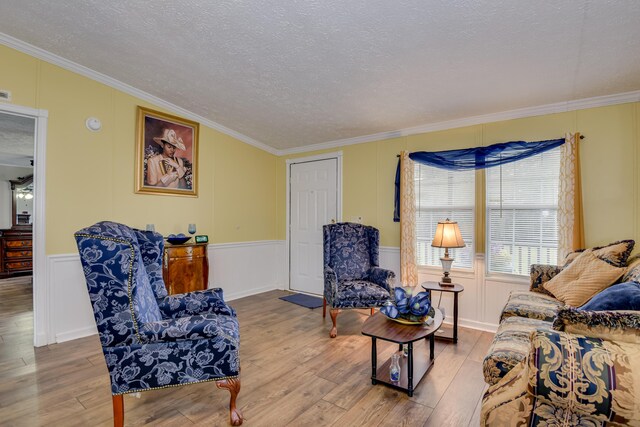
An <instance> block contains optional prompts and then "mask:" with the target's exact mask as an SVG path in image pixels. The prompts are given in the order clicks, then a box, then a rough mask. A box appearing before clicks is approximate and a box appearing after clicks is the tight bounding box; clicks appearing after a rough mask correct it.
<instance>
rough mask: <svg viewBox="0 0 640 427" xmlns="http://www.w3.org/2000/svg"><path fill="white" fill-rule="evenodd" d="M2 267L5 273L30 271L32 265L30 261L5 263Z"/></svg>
mask: <svg viewBox="0 0 640 427" xmlns="http://www.w3.org/2000/svg"><path fill="white" fill-rule="evenodd" d="M4 267H5V270H7V271H19V270H31V268H32V267H33V263H32V262H31V261H7V262H5V264H4Z"/></svg>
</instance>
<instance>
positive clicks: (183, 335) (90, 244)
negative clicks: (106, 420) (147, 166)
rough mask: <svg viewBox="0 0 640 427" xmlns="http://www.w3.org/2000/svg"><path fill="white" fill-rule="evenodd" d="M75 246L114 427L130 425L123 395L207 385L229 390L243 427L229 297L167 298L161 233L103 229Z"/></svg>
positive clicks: (91, 230) (234, 416)
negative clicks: (107, 378) (106, 380)
mask: <svg viewBox="0 0 640 427" xmlns="http://www.w3.org/2000/svg"><path fill="white" fill-rule="evenodd" d="M75 238H76V242H77V244H78V251H79V253H80V260H81V261H82V268H83V271H84V275H85V279H86V282H87V288H88V290H89V297H90V300H91V304H92V306H93V314H94V317H95V320H96V325H97V327H98V333H99V336H100V343H101V344H102V351H103V353H104V357H105V361H106V363H107V368H108V369H109V374H110V378H111V393H112V396H113V413H114V424H115V425H116V426H121V425H123V424H124V404H123V399H122V396H123V395H124V394H127V393H134V392H140V391H146V390H153V389H158V388H166V387H172V386H179V385H185V384H193V383H199V382H204V381H215V382H216V385H217V386H218V388H225V389H228V390H229V392H230V393H231V400H230V405H229V406H230V418H231V424H233V425H240V424H242V415H241V414H240V412H239V411H238V409H237V408H236V397H237V395H238V392H239V391H240V378H239V373H240V361H239V358H238V357H239V349H240V335H239V328H238V319H237V317H236V313H235V311H234V310H233V309H232V308H231V307H229V306H228V305H227V304H226V303H225V302H224V299H223V297H222V290H221V289H208V290H206V291H199V292H191V293H187V294H181V295H167V290H166V288H165V287H164V282H163V280H162V252H163V240H162V236H160V235H159V234H157V233H154V232H149V231H141V230H135V229H132V228H129V227H127V226H125V225H122V224H118V223H114V222H99V223H97V224H95V225H93V226H91V227H87V228H84V229H82V230H80V231H78V232H77V233H76V234H75Z"/></svg>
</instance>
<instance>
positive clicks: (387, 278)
mask: <svg viewBox="0 0 640 427" xmlns="http://www.w3.org/2000/svg"><path fill="white" fill-rule="evenodd" d="M395 279H396V273H394V272H393V271H391V270H386V269H384V268H380V267H371V268H370V269H369V271H367V280H368V281H369V282H372V283H375V284H376V285H379V286H382V287H383V288H385V289H386V290H387V291H389V292H391V287H392V286H393V283H394V282H395Z"/></svg>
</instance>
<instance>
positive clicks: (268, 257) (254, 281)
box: [209, 240, 286, 301]
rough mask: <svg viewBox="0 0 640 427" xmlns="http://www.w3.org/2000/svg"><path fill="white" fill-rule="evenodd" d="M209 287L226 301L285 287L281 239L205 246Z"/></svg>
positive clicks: (283, 242) (283, 246)
mask: <svg viewBox="0 0 640 427" xmlns="http://www.w3.org/2000/svg"><path fill="white" fill-rule="evenodd" d="M209 263H210V269H209V287H212V288H222V289H224V298H225V300H227V301H230V300H234V299H238V298H242V297H246V296H249V295H255V294H259V293H262V292H266V291H271V290H274V289H284V288H285V277H286V275H285V271H284V266H285V241H284V240H264V241H259V242H242V243H222V244H215V245H209Z"/></svg>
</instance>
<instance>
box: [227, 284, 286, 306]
mask: <svg viewBox="0 0 640 427" xmlns="http://www.w3.org/2000/svg"><path fill="white" fill-rule="evenodd" d="M282 289H283V288H282V286H264V287H262V288H252V289H247V290H244V291H240V292H232V293H230V294H227V293H226V292H225V294H224V300H225V301H227V302H228V301H233V300H236V299H240V298H244V297H250V296H251V295H257V294H261V293H264V292H269V291H275V290H282Z"/></svg>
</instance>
